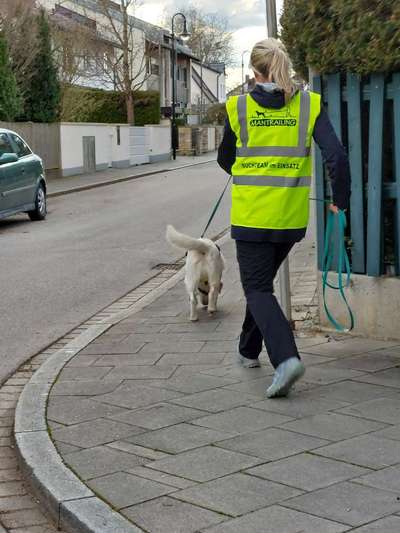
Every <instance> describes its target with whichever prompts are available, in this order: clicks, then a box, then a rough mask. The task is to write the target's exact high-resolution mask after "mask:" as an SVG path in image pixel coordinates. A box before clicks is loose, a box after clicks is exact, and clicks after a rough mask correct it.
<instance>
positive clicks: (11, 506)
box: [0, 495, 36, 513]
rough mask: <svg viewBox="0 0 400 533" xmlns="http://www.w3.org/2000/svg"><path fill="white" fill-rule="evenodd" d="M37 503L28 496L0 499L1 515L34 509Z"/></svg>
mask: <svg viewBox="0 0 400 533" xmlns="http://www.w3.org/2000/svg"><path fill="white" fill-rule="evenodd" d="M35 507H36V503H35V502H34V501H33V499H32V498H31V497H30V496H28V495H26V496H5V497H4V498H0V513H9V512H11V511H19V510H22V509H33V508H35Z"/></svg>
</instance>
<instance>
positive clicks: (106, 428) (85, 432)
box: [53, 418, 143, 448]
mask: <svg viewBox="0 0 400 533" xmlns="http://www.w3.org/2000/svg"><path fill="white" fill-rule="evenodd" d="M141 431H143V430H142V429H139V428H135V427H134V426H130V425H128V424H122V423H121V422H116V421H114V420H104V419H102V418H98V419H95V420H91V421H89V422H82V423H81V424H76V425H74V426H70V427H67V428H64V429H57V430H56V431H54V432H53V437H54V439H56V440H59V441H61V442H65V443H67V444H72V445H73V446H79V447H81V448H92V447H93V446H98V445H99V444H106V443H107V442H112V441H114V440H119V439H122V438H124V437H128V436H129V435H134V434H135V433H137V432H141Z"/></svg>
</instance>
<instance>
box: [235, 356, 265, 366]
mask: <svg viewBox="0 0 400 533" xmlns="http://www.w3.org/2000/svg"><path fill="white" fill-rule="evenodd" d="M238 363H239V365H240V366H242V367H243V368H259V367H260V366H261V364H260V361H259V360H258V358H257V359H249V358H248V357H243V355H240V354H239V355H238Z"/></svg>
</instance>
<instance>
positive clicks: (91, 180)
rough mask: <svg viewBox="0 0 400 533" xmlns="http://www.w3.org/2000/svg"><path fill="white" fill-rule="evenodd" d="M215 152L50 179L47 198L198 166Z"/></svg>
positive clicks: (211, 157)
mask: <svg viewBox="0 0 400 533" xmlns="http://www.w3.org/2000/svg"><path fill="white" fill-rule="evenodd" d="M216 154H217V152H209V153H207V154H203V155H200V156H196V157H194V156H178V157H177V158H176V160H175V161H174V160H172V159H171V160H170V161H160V162H158V163H149V164H147V165H138V166H133V167H129V168H124V169H117V168H110V169H108V170H104V171H100V172H95V173H94V174H79V175H77V176H69V177H67V178H51V179H49V180H48V196H49V197H52V196H60V195H62V194H68V193H70V192H75V191H79V190H85V189H91V188H95V187H101V186H103V185H106V184H111V183H118V182H120V181H126V180H129V179H134V178H140V177H142V176H148V175H151V174H155V173H160V172H164V171H165V172H171V171H172V170H175V169H178V168H184V167H185V166H192V165H200V164H203V163H207V162H209V161H215V159H216V157H217V155H216Z"/></svg>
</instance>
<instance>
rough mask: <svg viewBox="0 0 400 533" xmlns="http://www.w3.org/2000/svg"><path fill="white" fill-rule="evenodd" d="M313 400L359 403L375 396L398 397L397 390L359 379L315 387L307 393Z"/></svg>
mask: <svg viewBox="0 0 400 533" xmlns="http://www.w3.org/2000/svg"><path fill="white" fill-rule="evenodd" d="M307 396H308V397H309V398H310V399H312V400H313V401H319V400H320V399H325V400H332V399H333V400H339V401H343V402H348V403H359V402H363V401H367V400H373V399H375V398H398V397H399V393H398V391H397V390H394V389H389V388H387V387H381V386H379V385H372V384H368V383H360V382H359V381H342V382H340V383H335V384H332V385H324V386H321V387H315V388H313V389H312V390H310V392H309V393H308V394H307Z"/></svg>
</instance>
